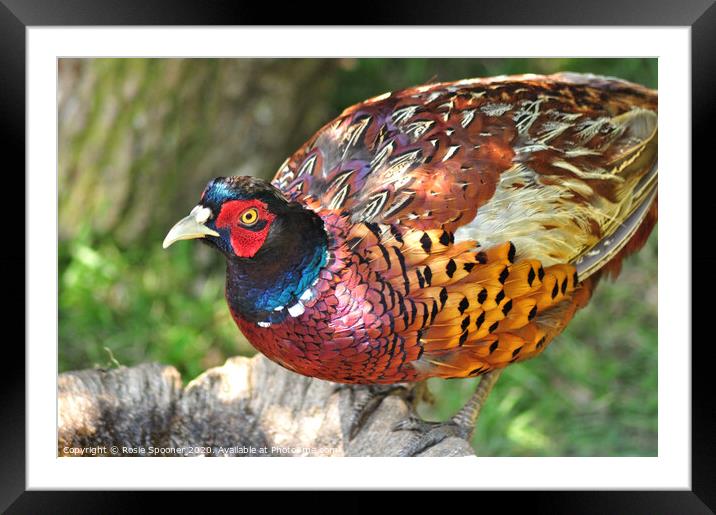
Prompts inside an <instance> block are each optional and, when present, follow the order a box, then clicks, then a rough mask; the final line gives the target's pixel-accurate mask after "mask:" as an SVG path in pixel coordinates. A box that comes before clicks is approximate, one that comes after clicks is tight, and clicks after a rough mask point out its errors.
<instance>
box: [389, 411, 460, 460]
mask: <svg viewBox="0 0 716 515" xmlns="http://www.w3.org/2000/svg"><path fill="white" fill-rule="evenodd" d="M403 423H404V424H403ZM398 426H401V427H400V429H401V430H406V431H416V432H417V433H418V434H417V435H416V436H415V438H413V439H412V440H411V442H410V443H408V445H407V446H405V448H403V449H402V450H401V451H400V452H399V453H398V456H400V457H403V458H405V457H411V456H417V455H418V454H420V453H421V452H423V451H425V450H427V449H429V448H430V447H434V446H435V445H437V444H439V443H440V442H442V441H443V440H445V439H446V438H449V437H451V436H454V437H457V438H461V439H463V440H466V439H468V438H469V437H470V432H471V428H465V427H462V426H460V425H458V424H456V423H455V422H453V421H452V420H450V421H448V422H426V421H424V420H420V419H416V418H414V417H409V418H407V419H405V420H402V421H401V422H398V423H397V424H396V425H395V427H398Z"/></svg>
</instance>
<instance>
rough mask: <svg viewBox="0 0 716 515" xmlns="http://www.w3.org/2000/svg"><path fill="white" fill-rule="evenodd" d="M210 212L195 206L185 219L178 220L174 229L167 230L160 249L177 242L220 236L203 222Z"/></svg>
mask: <svg viewBox="0 0 716 515" xmlns="http://www.w3.org/2000/svg"><path fill="white" fill-rule="evenodd" d="M209 214H211V212H210V211H209V209H208V208H206V207H201V206H196V207H195V208H194V209H193V210H192V212H191V213H190V214H189V216H187V217H186V218H182V219H181V220H179V221H178V222H177V223H176V224H175V225H174V227H172V228H171V229H170V230H169V233H167V236H166V238H164V241H163V242H162V248H164V249H165V248H167V247H168V246H169V245H171V244H172V243H174V242H175V241H179V240H194V239H197V238H206V237H207V236H221V235H220V234H219V233H218V232H216V231H214V230H213V229H210V228H208V227H207V226H206V225H204V222H206V220H207V219H208V218H209Z"/></svg>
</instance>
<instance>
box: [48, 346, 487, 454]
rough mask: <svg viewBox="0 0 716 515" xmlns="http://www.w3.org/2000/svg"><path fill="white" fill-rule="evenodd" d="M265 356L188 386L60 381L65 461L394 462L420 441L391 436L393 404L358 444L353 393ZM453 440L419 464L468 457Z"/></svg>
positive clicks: (134, 372) (396, 408) (98, 372)
mask: <svg viewBox="0 0 716 515" xmlns="http://www.w3.org/2000/svg"><path fill="white" fill-rule="evenodd" d="M336 386H337V385H336V384H334V383H330V382H327V381H321V380H318V379H311V378H308V377H304V376H300V375H298V374H295V373H292V372H290V371H288V370H285V369H284V368H282V367H280V366H278V365H276V364H275V363H272V362H271V361H269V360H268V359H266V358H265V357H263V356H261V355H257V356H255V357H253V358H245V357H235V358H230V359H229V360H227V362H226V363H225V364H224V365H223V366H221V367H216V368H212V369H209V370H207V371H206V372H204V373H203V374H201V375H200V376H199V377H197V378H196V379H195V380H193V381H191V382H190V383H189V384H187V385H186V387H182V381H181V377H180V375H179V373H178V372H177V370H176V369H175V368H174V367H171V366H166V365H160V364H142V365H139V366H135V367H129V368H128V367H119V368H116V369H111V370H104V369H92V370H82V371H77V372H67V373H63V374H60V377H59V389H58V391H59V431H58V435H59V436H58V442H57V448H58V455H60V456H196V455H210V456H396V455H398V453H399V452H400V450H401V449H403V448H405V447H406V446H407V444H408V443H409V442H410V441H411V439H412V438H415V437H416V436H415V434H414V433H411V432H408V431H393V430H392V427H393V425H394V424H395V423H396V422H398V421H399V420H401V419H403V418H404V417H405V416H406V415H408V411H409V406H408V404H407V402H406V401H405V400H404V399H403V398H401V397H399V396H395V395H391V396H388V397H387V398H386V399H385V400H384V401H383V402H382V404H381V405H380V406H379V407H378V409H377V410H376V411H375V412H374V413H373V414H372V415H371V416H370V418H369V419H368V420H367V422H366V424H365V425H364V426H363V428H362V429H361V431H360V432H359V433H358V434H357V435H356V436H355V437H354V438H353V439H350V438H348V436H347V431H348V424H349V417H350V414H351V409H352V407H353V405H354V402H355V395H354V392H353V391H352V390H351V389H350V388H343V389H340V388H337V387H336ZM473 454H474V452H473V450H472V448H471V446H470V444H469V443H468V442H467V441H465V440H462V439H459V438H448V439H445V440H443V441H442V442H440V443H439V444H437V445H435V446H433V447H431V448H429V449H427V450H425V451H424V452H423V453H421V454H420V456H469V455H473Z"/></svg>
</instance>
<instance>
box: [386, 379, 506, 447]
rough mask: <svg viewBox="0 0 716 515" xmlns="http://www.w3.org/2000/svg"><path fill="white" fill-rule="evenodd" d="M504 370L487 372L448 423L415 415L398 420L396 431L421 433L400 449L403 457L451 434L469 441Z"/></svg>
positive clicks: (432, 444) (436, 442)
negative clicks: (481, 412) (468, 398)
mask: <svg viewBox="0 0 716 515" xmlns="http://www.w3.org/2000/svg"><path fill="white" fill-rule="evenodd" d="M501 373H502V369H498V370H493V371H492V372H488V373H486V374H484V375H483V376H482V379H481V380H480V384H478V385H477V389H476V390H475V393H474V394H473V395H472V397H470V400H468V401H467V402H466V403H465V405H464V406H463V407H462V408H460V411H458V412H457V413H456V414H455V415H454V416H453V417H452V418H451V419H450V420H448V421H447V422H426V421H424V420H421V419H420V418H418V417H414V416H411V417H409V418H407V419H405V420H403V421H401V422H398V423H397V424H396V425H395V426H394V427H393V430H394V431H401V430H402V431H415V432H417V433H418V435H417V437H416V438H414V439H413V441H412V442H411V443H410V444H408V446H407V447H406V448H404V449H403V450H402V451H401V453H400V456H416V455H417V454H419V453H421V452H423V451H424V450H425V449H427V448H428V447H432V446H434V445H437V444H438V443H440V442H442V441H443V440H444V439H445V438H447V437H449V436H457V437H458V438H462V439H464V440H467V441H468V442H469V441H470V440H471V439H472V434H473V433H474V432H475V424H476V422H477V418H478V417H479V416H480V410H481V409H482V405H483V404H484V403H485V400H487V396H488V395H490V392H491V391H492V387H493V386H495V383H496V382H497V379H499V377H500V374H501Z"/></svg>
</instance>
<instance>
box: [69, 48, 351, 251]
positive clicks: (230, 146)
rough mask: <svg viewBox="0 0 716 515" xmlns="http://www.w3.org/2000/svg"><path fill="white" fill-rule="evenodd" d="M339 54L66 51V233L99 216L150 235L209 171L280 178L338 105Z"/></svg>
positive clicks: (97, 225)
mask: <svg viewBox="0 0 716 515" xmlns="http://www.w3.org/2000/svg"><path fill="white" fill-rule="evenodd" d="M336 62H337V61H336V60H335V59H60V60H59V69H58V78H59V82H58V98H57V103H58V122H59V146H58V148H59V184H60V188H59V198H58V201H59V219H60V221H61V224H60V238H61V239H65V238H71V237H73V236H75V235H76V233H77V231H78V230H80V229H81V228H85V227H86V226H87V225H89V227H88V229H89V230H91V232H92V233H93V234H99V235H111V236H112V238H114V239H115V241H117V242H118V243H120V244H122V245H128V244H130V243H136V242H146V241H149V240H151V239H153V238H155V237H156V236H157V234H158V233H159V232H162V231H164V232H165V231H166V230H167V228H168V227H170V226H171V224H173V223H174V222H175V221H176V220H175V219H176V216H177V206H184V208H186V209H190V208H191V207H192V206H193V205H194V204H195V203H196V202H197V201H198V200H199V194H200V193H201V191H202V190H203V188H204V186H206V183H207V182H208V181H209V180H210V179H212V178H214V177H217V176H228V175H256V176H260V177H263V178H270V177H271V176H272V175H273V174H274V173H275V172H276V170H278V168H279V166H280V165H281V163H282V162H283V160H284V159H285V158H287V157H288V156H289V155H290V154H291V153H292V152H293V151H294V150H296V149H297V148H298V147H299V146H300V145H301V144H302V143H303V142H304V141H305V140H307V139H308V138H309V137H310V136H311V134H312V131H315V130H316V129H318V128H319V127H321V126H322V125H323V124H324V123H326V122H327V121H328V120H329V119H330V118H332V117H333V116H335V115H336V114H337V113H331V112H330V111H329V107H328V102H327V100H326V99H327V98H328V97H329V96H330V95H329V94H328V93H329V91H330V88H331V86H332V84H333V80H334V78H333V74H332V73H330V72H331V71H332V70H333V69H334V68H335V67H336V66H337V64H336ZM158 199H161V202H159V201H158ZM180 211H182V210H180Z"/></svg>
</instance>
